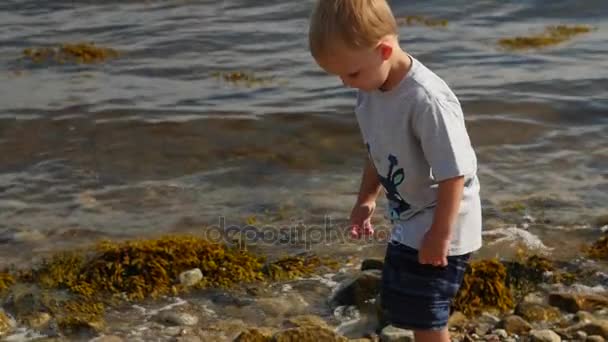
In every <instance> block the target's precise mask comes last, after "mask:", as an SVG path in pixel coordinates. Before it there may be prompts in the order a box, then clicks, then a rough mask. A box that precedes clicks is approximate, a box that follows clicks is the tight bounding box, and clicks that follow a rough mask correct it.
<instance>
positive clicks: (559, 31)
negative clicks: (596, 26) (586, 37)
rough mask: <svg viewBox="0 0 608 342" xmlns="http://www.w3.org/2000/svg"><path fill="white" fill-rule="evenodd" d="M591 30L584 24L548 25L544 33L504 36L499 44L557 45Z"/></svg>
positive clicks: (509, 46)
mask: <svg viewBox="0 0 608 342" xmlns="http://www.w3.org/2000/svg"><path fill="white" fill-rule="evenodd" d="M588 32H591V27H589V26H584V25H574V26H568V25H558V26H548V27H547V28H545V31H543V32H542V33H539V34H536V35H531V36H522V37H515V38H503V39H501V40H499V41H498V44H499V45H500V46H502V47H504V48H507V49H513V50H515V49H517V50H520V49H533V48H542V47H546V46H551V45H556V44H559V43H562V42H565V41H567V40H569V39H571V38H572V37H574V36H577V35H580V34H583V33H588Z"/></svg>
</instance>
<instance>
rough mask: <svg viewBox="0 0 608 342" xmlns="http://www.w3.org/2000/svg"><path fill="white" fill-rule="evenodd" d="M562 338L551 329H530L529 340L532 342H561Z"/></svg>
mask: <svg viewBox="0 0 608 342" xmlns="http://www.w3.org/2000/svg"><path fill="white" fill-rule="evenodd" d="M561 340H562V338H561V337H559V335H558V334H556V333H555V331H553V330H548V329H544V330H531V331H530V341H532V342H561Z"/></svg>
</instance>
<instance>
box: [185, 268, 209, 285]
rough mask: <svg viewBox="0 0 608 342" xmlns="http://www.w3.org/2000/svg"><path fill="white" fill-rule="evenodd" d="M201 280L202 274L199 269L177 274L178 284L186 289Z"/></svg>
mask: <svg viewBox="0 0 608 342" xmlns="http://www.w3.org/2000/svg"><path fill="white" fill-rule="evenodd" d="M201 280H203V272H201V270H200V269H199V268H195V269H192V270H189V271H184V272H182V273H180V274H179V282H180V284H182V285H184V286H186V287H190V286H194V285H196V284H197V283H198V282H199V281H201Z"/></svg>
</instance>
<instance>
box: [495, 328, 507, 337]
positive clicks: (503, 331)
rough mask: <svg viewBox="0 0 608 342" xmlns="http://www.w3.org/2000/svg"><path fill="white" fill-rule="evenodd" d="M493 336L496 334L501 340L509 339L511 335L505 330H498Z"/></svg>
mask: <svg viewBox="0 0 608 342" xmlns="http://www.w3.org/2000/svg"><path fill="white" fill-rule="evenodd" d="M492 334H494V335H496V336H498V337H500V338H507V337H509V333H507V331H506V330H505V329H496V330H494V331H492Z"/></svg>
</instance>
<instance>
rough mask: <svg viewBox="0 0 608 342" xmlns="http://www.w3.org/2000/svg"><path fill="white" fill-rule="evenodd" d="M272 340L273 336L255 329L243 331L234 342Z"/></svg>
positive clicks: (263, 341) (268, 341) (267, 341)
mask: <svg viewBox="0 0 608 342" xmlns="http://www.w3.org/2000/svg"><path fill="white" fill-rule="evenodd" d="M271 339H272V334H268V333H267V332H263V331H261V330H259V329H255V328H254V329H249V330H247V331H243V332H242V333H241V334H240V335H239V336H238V337H237V338H236V339H235V340H234V342H270V341H271Z"/></svg>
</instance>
